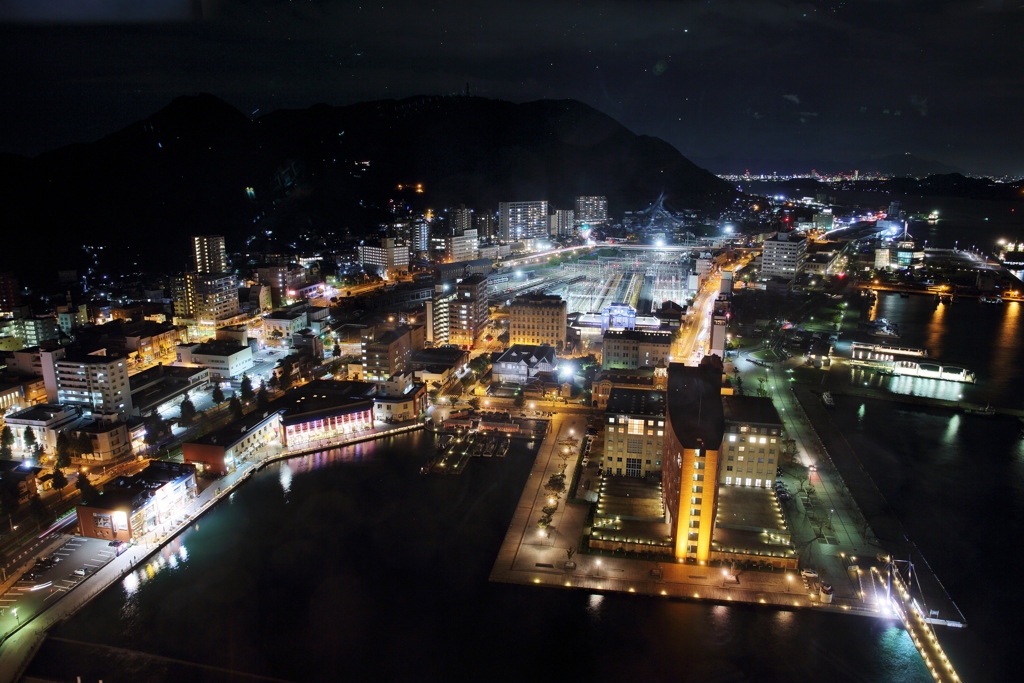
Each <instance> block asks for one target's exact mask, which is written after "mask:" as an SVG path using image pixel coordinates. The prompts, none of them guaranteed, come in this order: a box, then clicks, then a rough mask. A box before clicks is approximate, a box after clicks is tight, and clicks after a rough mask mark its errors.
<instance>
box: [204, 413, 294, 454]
mask: <svg viewBox="0 0 1024 683" xmlns="http://www.w3.org/2000/svg"><path fill="white" fill-rule="evenodd" d="M278 410H279V409H278ZM278 410H272V409H269V408H268V409H266V410H256V411H253V412H251V413H249V414H248V415H244V416H242V419H240V420H235V421H234V422H230V423H228V424H226V425H224V426H223V427H221V428H220V429H217V430H214V431H212V432H210V433H209V434H204V435H203V436H200V437H197V438H195V439H192V440H191V441H189V443H198V444H204V445H207V446H209V445H212V444H216V445H218V446H223V447H224V448H225V449H227V448H230V447H231V446H232V445H233V444H234V443H235V442H236V441H239V440H241V439H244V438H245V436H246V435H247V434H249V432H251V431H252V430H254V429H256V427H257V425H259V424H260V423H261V422H263V421H264V420H267V419H270V418H271V417H272V416H273V415H276V414H277V412H278Z"/></svg>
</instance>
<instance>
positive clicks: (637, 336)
mask: <svg viewBox="0 0 1024 683" xmlns="http://www.w3.org/2000/svg"><path fill="white" fill-rule="evenodd" d="M604 338H605V339H606V340H608V339H611V340H613V341H614V340H617V339H622V340H630V341H643V342H651V343H657V344H671V343H672V333H671V332H661V331H659V330H608V331H607V332H605V333H604Z"/></svg>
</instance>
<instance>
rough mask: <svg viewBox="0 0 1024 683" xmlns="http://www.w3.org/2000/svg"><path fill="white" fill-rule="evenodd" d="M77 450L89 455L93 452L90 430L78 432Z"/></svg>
mask: <svg viewBox="0 0 1024 683" xmlns="http://www.w3.org/2000/svg"><path fill="white" fill-rule="evenodd" d="M75 451H76V452H77V453H78V454H79V455H88V454H90V453H93V452H94V451H93V447H92V437H91V436H89V433H88V432H78V441H77V444H76V445H75Z"/></svg>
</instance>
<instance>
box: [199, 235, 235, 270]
mask: <svg viewBox="0 0 1024 683" xmlns="http://www.w3.org/2000/svg"><path fill="white" fill-rule="evenodd" d="M192 265H193V270H194V271H195V272H197V273H204V274H209V273H226V272H227V270H228V257H227V252H226V251H225V249H224V237H223V235H198V236H196V237H193V238H192Z"/></svg>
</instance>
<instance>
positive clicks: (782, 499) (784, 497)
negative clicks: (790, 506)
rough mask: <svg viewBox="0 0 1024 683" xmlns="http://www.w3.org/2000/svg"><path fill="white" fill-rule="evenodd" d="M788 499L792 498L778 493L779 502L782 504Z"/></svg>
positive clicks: (783, 492)
mask: <svg viewBox="0 0 1024 683" xmlns="http://www.w3.org/2000/svg"><path fill="white" fill-rule="evenodd" d="M790 498H792V496H790V495H789V494H788V493H786V492H785V491H782V492H780V493H779V500H781V501H782V502H783V503H785V502H786V501H787V500H789V499H790Z"/></svg>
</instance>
